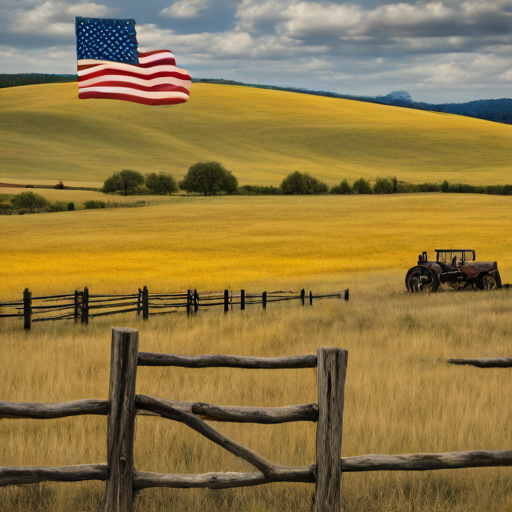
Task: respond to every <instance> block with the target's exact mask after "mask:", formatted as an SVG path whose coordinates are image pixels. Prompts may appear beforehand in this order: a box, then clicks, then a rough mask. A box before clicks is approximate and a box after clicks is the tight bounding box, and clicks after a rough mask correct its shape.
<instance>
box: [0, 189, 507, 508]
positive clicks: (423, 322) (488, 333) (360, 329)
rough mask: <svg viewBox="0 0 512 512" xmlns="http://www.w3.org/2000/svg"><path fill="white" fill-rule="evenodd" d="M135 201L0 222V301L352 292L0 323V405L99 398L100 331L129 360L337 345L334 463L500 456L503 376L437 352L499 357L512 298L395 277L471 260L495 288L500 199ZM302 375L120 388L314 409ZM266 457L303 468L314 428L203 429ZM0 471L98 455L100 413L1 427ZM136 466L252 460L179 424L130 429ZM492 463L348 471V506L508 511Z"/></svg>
mask: <svg viewBox="0 0 512 512" xmlns="http://www.w3.org/2000/svg"><path fill="white" fill-rule="evenodd" d="M169 201H170V202H169V204H165V205H160V206H150V207H146V208H133V209H114V210H87V211H76V212H62V213H51V214H37V215H23V216H10V217H5V216H4V217H0V232H1V233H2V244H1V247H0V260H1V261H2V265H1V266H0V278H1V282H2V292H1V293H2V299H5V298H18V299H19V298H20V297H21V292H22V290H23V289H24V288H25V287H29V288H30V289H31V290H32V291H33V292H34V293H35V294H41V293H50V292H60V291H63V292H69V291H73V290H74V289H75V288H82V287H83V286H85V285H86V286H88V287H89V289H90V290H91V293H101V292H103V291H105V292H109V293H111V292H127V291H134V290H136V289H137V288H138V287H140V286H142V285H147V286H148V287H149V289H150V291H159V292H160V291H174V290H180V289H186V288H197V289H199V290H205V289H224V288H229V287H231V288H233V289H239V288H240V287H245V288H246V289H247V290H248V291H262V290H269V291H271V290H277V289H294V290H297V289H300V288H306V289H313V290H314V291H317V290H326V291H336V290H341V289H343V288H346V287H349V288H350V292H351V299H350V301H349V302H345V301H339V300H326V301H318V302H315V303H314V305H313V307H310V306H306V307H301V306H298V305H291V304H289V305H287V304H284V305H282V306H279V305H275V304H270V305H269V307H268V309H267V310H266V312H263V311H262V310H261V309H260V308H258V307H254V308H249V309H248V310H247V311H245V312H240V311H233V312H232V313H231V312H230V313H229V314H227V315H223V314H222V313H221V312H220V311H218V310H217V311H215V310H211V311H206V312H202V313H200V314H199V315H197V316H195V317H191V318H187V317H186V315H183V314H175V315H165V316H161V317H151V318H150V320H149V321H147V322H142V321H139V320H138V319H137V318H136V316H135V314H134V313H133V314H130V315H124V316H118V317H107V318H103V319H92V320H91V323H90V325H89V326H88V327H86V328H82V327H81V326H74V325H73V324H71V323H67V322H60V323H59V322H55V323H45V324H34V325H33V328H32V330H31V331H30V332H28V333H26V332H24V331H23V330H22V325H21V324H20V322H19V321H15V320H9V321H6V320H4V321H2V324H1V325H0V328H1V343H0V375H1V376H2V384H1V386H0V390H1V397H0V400H6V401H26V402H37V401H42V402H52V401H64V400H72V399H80V398H107V395H108V372H109V361H110V332H111V327H112V326H132V327H135V328H137V329H139V331H140V350H141V351H154V352H165V353H184V354H202V353H224V354H244V355H259V356H278V355H300V354H307V353H315V351H316V349H317V348H318V347H319V346H338V347H343V348H345V349H347V350H348V351H349V363H348V372H347V383H346V395H345V396H346V399H345V415H344V437H343V448H342V453H343V456H353V455H362V454H370V453H389V454H393V453H413V452H441V451H462V450H473V449H508V448H510V446H511V444H512V431H511V429H510V427H509V426H510V422H511V419H512V418H511V413H510V410H511V408H510V404H509V396H510V394H511V391H512V389H511V385H510V384H509V382H510V381H511V380H510V378H509V376H508V371H509V370H506V369H505V370H498V369H487V370H482V369H477V368H470V367H451V366H449V365H447V364H446V363H445V361H444V360H445V359H446V358H447V357H476V356H481V357H485V356H488V357H492V356H506V355H509V350H510V342H511V341H512V315H511V309H512V300H511V299H512V295H511V292H510V289H508V290H500V291H494V292H488V293H486V292H476V291H465V292H450V293H438V294H434V295H432V296H416V295H412V294H407V293H405V286H404V283H403V280H404V275H405V272H406V270H407V269H408V268H409V267H411V266H412V265H414V264H415V262H416V258H417V254H418V253H419V252H421V251H422V250H427V251H429V253H430V254H431V253H432V252H433V250H434V249H435V248H443V247H442V246H445V247H455V246H463V248H474V249H475V250H476V251H477V257H478V258H479V259H484V260H487V259H488V260H491V261H493V260H497V261H498V262H499V267H500V270H501V274H502V279H503V282H505V283H507V282H511V281H512V271H511V269H512V257H511V252H512V232H511V230H510V224H511V221H512V198H510V197H496V196H477V195H448V194H414V195H394V196H365V197H363V196H328V197H327V196H323V197H319V196H316V197H304V196H303V197H297V196H292V197H283V196H279V197H212V198H199V197H195V198H172V200H169ZM315 373H316V372H315V371H314V370H282V371H272V370H231V369H208V370H191V369H172V368H163V369H156V368H145V367H142V368H140V369H139V373H138V380H137V392H138V393H143V394H148V395H152V396H159V397H163V398H169V399H174V400H185V401H187V400H200V401H205V402H210V403H218V404H232V405H253V406H278V405H290V404H295V403H306V402H313V401H316V377H315ZM214 427H215V428H218V429H219V430H220V431H221V432H222V433H223V434H225V435H227V436H229V437H232V438H233V439H235V440H236V441H239V442H241V443H242V444H245V445H247V446H248V447H250V448H252V449H254V450H256V451H258V452H260V453H262V454H263V455H264V456H266V457H268V458H270V459H272V460H275V461H276V462H279V463H283V464H287V465H288V464H289V465H304V464H308V463H312V462H314V445H315V425H314V424H308V423H295V424H285V425H280V426H264V425H236V424H214ZM0 439H2V443H0V466H17V465H20V466H23V465H27V466H30V465H68V464H80V463H96V462H105V461H106V419H105V418H104V417H93V416H91V417H88V416H84V417H76V418H66V419H59V420H49V421H41V420H39V421H38V420H12V419H2V420H0ZM135 464H136V467H137V469H140V470H147V471H154V472H169V473H171V472H175V473H203V472H208V471H245V470H249V466H248V465H246V464H245V463H244V462H241V461H240V460H239V459H236V458H235V457H233V456H231V455H230V454H228V453H227V452H224V451H223V450H222V449H220V448H219V447H217V446H216V445H213V444H211V443H210V442H208V441H206V440H204V439H203V438H202V437H201V436H199V435H198V434H195V433H193V432H189V431H188V430H187V429H186V427H184V426H182V425H178V424H175V423H174V422H169V421H168V420H164V419H157V418H152V417H138V418H137V425H136V446H135ZM511 471H512V470H511V469H508V468H486V469H470V470H451V471H449V470H446V471H437V472H436V471H434V472H423V473H422V472H419V473H412V472H403V473H398V472H397V473H391V472H380V473H361V474H345V475H344V476H343V481H342V495H343V500H344V510H345V511H346V512H352V511H354V512H366V511H386V512H388V511H398V512H410V511H421V512H444V511H446V510H450V511H455V512H463V511H489V510H493V511H494V510H496V511H508V510H511V509H512V502H511V501H510V477H511V476H512V472H511ZM103 489H104V484H102V483H90V482H89V483H75V484H51V483H46V484H39V485H33V486H21V487H8V488H2V489H0V510H9V511H10V510H13V511H30V512H36V511H37V512H43V511H44V512H49V511H51V512H68V511H73V512H74V511H93V510H96V507H97V505H98V503H99V502H100V501H101V499H102V494H103ZM313 491H314V486H312V485H310V484H270V485H267V486H261V487H256V488H246V489H237V490H221V491H211V490H169V489H164V490H145V491H143V492H142V493H141V495H140V496H139V497H138V498H137V501H136V510H137V511H138V512H146V511H148V512H160V511H162V512H166V511H176V510H180V511H181V510H187V511H190V512H194V511H201V512H214V511H215V512H217V511H226V512H227V511H243V512H302V511H308V512H310V511H312V510H314V505H313Z"/></svg>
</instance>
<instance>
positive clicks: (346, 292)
mask: <svg viewBox="0 0 512 512" xmlns="http://www.w3.org/2000/svg"><path fill="white" fill-rule="evenodd" d="M348 299H349V294H348V288H347V289H346V290H345V300H348Z"/></svg>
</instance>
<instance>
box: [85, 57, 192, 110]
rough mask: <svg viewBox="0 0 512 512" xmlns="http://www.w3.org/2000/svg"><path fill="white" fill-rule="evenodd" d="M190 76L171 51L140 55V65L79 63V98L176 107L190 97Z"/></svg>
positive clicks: (103, 62) (94, 61)
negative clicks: (177, 62) (180, 66)
mask: <svg viewBox="0 0 512 512" xmlns="http://www.w3.org/2000/svg"><path fill="white" fill-rule="evenodd" d="M191 85H192V82H191V79H190V76H189V75H188V73H187V72H186V71H185V70H184V69H180V68H177V67H176V61H175V59H174V55H173V54H172V53H171V52H170V51H169V50H156V51H154V52H146V53H139V64H138V65H135V64H123V63H122V62H110V61H106V60H95V59H80V60H79V61H78V97H79V98H80V99H88V98H102V99H113V100H125V101H133V102H135V103H142V104H144V105H175V104H177V103H184V102H185V101H187V100H188V98H189V96H190V92H189V90H190V87H191Z"/></svg>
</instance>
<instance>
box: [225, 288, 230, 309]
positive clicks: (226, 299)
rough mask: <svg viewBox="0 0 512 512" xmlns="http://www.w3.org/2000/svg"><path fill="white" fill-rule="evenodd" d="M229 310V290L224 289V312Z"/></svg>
mask: <svg viewBox="0 0 512 512" xmlns="http://www.w3.org/2000/svg"><path fill="white" fill-rule="evenodd" d="M228 311H229V291H228V290H224V313H227V312H228Z"/></svg>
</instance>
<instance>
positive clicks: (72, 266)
mask: <svg viewBox="0 0 512 512" xmlns="http://www.w3.org/2000/svg"><path fill="white" fill-rule="evenodd" d="M511 223H512V198H511V197H506V196H505V197H504V196H485V195H468V194H454V195H449V194H409V195H407V194H406V195H392V196H314V197H304V196H302V197H301V196H278V197H268V196H267V197H225V196H224V197H211V198H201V197H176V198H172V201H171V203H170V204H166V205H161V206H149V207H145V208H126V209H124V208H118V209H110V210H85V211H84V210H82V211H75V212H58V213H48V214H37V215H22V216H2V217H0V232H1V233H2V244H1V247H0V258H1V261H2V265H0V279H1V282H2V298H3V299H12V298H19V297H20V296H21V292H22V291H23V289H24V288H27V287H28V288H30V289H31V290H32V291H33V292H34V293H35V294H37V295H39V294H41V293H43V292H44V293H46V292H52V293H53V292H61V291H66V292H70V291H71V292H72V291H74V290H75V289H82V288H83V287H84V286H88V287H89V290H90V292H91V293H100V292H103V291H105V292H107V291H108V292H109V293H110V292H123V293H124V292H129V291H132V292H133V291H134V290H135V291H136V290H137V289H138V288H139V287H142V286H144V285H147V286H148V288H149V289H150V291H155V292H156V291H158V292H163V291H166V290H169V291H174V290H183V289H185V290H186V289H187V288H191V289H194V288H197V289H198V290H205V289H211V288H212V287H213V288H217V289H225V288H230V287H231V288H233V289H237V288H240V287H245V288H246V289H247V290H249V289H251V287H260V282H261V281H262V280H275V281H276V282H278V283H281V285H283V286H284V285H287V286H290V287H292V288H295V289H296V288H299V286H300V288H302V287H304V288H308V287H310V286H314V285H315V283H324V285H323V286H324V287H326V288H330V287H331V286H332V284H331V283H334V281H335V280H336V279H338V280H341V281H342V280H343V278H344V277H345V276H347V277H348V276H349V275H351V274H352V273H354V272H356V273H362V275H364V274H365V273H368V272H373V273H376V274H375V275H376V276H377V277H376V279H378V275H379V273H381V272H385V271H388V270H395V269H400V270H401V272H402V273H404V275H405V272H406V270H407V269H408V268H410V267H411V266H412V265H413V264H414V263H415V262H416V259H417V255H418V253H420V252H421V251H423V250H426V251H428V252H429V253H430V254H431V255H433V251H434V249H442V248H450V247H455V246H457V247H460V248H473V249H475V250H476V254H477V257H478V258H479V259H481V260H491V261H494V260H496V261H498V263H499V265H500V268H501V271H502V278H503V282H512V250H511V248H512V231H511V230H510V225H511ZM461 246H463V247H461ZM469 246H470V247H469ZM371 279H373V278H371ZM316 286H318V285H316Z"/></svg>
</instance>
